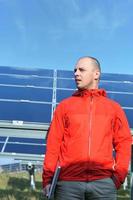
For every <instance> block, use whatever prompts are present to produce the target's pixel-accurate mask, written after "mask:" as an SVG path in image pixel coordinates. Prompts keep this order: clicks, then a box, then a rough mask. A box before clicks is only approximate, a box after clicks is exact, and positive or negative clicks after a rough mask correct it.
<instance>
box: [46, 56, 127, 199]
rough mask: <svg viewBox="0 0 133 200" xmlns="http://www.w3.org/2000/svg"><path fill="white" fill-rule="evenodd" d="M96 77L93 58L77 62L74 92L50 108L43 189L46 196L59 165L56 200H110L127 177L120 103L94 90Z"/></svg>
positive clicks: (124, 126)
mask: <svg viewBox="0 0 133 200" xmlns="http://www.w3.org/2000/svg"><path fill="white" fill-rule="evenodd" d="M100 74H101V69H100V63H99V61H98V60H97V59H96V58H93V57H82V58H80V59H79V60H78V61H77V63H76V66H75V69H74V75H75V82H76V85H77V88H78V91H76V92H75V93H74V94H73V95H72V97H69V98H67V99H65V100H63V101H62V102H61V103H60V104H59V105H58V106H57V108H56V110H55V113H54V117H53V120H52V123H51V126H50V129H49V134H48V140H47V151H46V156H45V160H44V168H43V188H44V193H45V195H47V192H48V190H49V187H50V184H51V180H52V177H53V174H54V171H55V168H56V165H57V163H58V162H59V164H60V166H61V172H60V176H59V181H58V183H57V186H56V191H55V199H56V200H79V199H81V200H93V199H95V200H96V199H98V200H103V199H108V200H115V199H116V192H117V189H118V188H119V187H120V185H121V184H122V183H123V182H124V180H125V177H126V175H127V172H128V166H129V160H130V147H131V135H130V129H129V126H128V122H127V119H126V116H125V114H124V112H123V110H122V108H121V107H120V105H119V104H118V103H116V102H114V101H113V100H111V99H109V98H107V96H106V92H105V90H103V89H98V83H99V79H100ZM113 150H115V157H114V156H113Z"/></svg>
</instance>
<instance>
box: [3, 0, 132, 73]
mask: <svg viewBox="0 0 133 200" xmlns="http://www.w3.org/2000/svg"><path fill="white" fill-rule="evenodd" d="M85 55H90V56H94V57H96V58H98V59H99V60H100V62H101V67H102V71H103V72H108V73H124V74H125V73H126V74H133V61H132V60H133V0H126V1H125V0H95V1H94V0H0V66H17V67H18V68H20V67H25V68H45V69H46V68H47V69H49V68H51V69H54V68H55V69H64V70H73V67H74V65H75V62H76V60H77V59H78V58H79V57H81V56H85Z"/></svg>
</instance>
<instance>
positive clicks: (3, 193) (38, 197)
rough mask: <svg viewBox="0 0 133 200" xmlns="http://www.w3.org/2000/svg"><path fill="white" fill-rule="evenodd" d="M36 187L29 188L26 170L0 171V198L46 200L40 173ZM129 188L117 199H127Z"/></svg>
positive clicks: (37, 175)
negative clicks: (33, 188)
mask: <svg viewBox="0 0 133 200" xmlns="http://www.w3.org/2000/svg"><path fill="white" fill-rule="evenodd" d="M35 180H36V189H35V190H34V191H33V190H31V188H30V182H29V175H28V173H27V172H21V173H20V172H15V173H0V200H46V198H44V196H43V195H42V183H41V173H36V175H35ZM129 190H130V188H128V189H127V190H125V191H124V190H123V188H122V187H121V189H120V190H119V191H118V200H129V199H130V197H129V193H130V192H129Z"/></svg>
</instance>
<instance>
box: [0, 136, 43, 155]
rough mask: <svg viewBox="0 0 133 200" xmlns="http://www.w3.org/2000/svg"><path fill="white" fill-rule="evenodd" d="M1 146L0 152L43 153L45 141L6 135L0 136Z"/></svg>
mask: <svg viewBox="0 0 133 200" xmlns="http://www.w3.org/2000/svg"><path fill="white" fill-rule="evenodd" d="M1 140H2V142H1V144H3V147H2V149H1V153H6V152H8V153H9V152H10V153H26V152H28V153H30V154H40V155H44V153H45V149H46V141H45V140H42V139H35V138H20V137H6V138H4V140H5V141H3V137H1V136H0V141H1Z"/></svg>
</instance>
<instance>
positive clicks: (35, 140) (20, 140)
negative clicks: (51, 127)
mask: <svg viewBox="0 0 133 200" xmlns="http://www.w3.org/2000/svg"><path fill="white" fill-rule="evenodd" d="M8 142H16V143H17V142H18V143H31V144H32V143H34V144H46V140H44V139H38V138H19V137H9V139H8Z"/></svg>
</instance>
